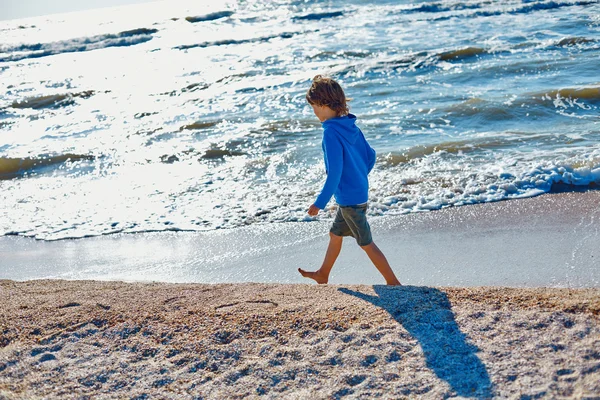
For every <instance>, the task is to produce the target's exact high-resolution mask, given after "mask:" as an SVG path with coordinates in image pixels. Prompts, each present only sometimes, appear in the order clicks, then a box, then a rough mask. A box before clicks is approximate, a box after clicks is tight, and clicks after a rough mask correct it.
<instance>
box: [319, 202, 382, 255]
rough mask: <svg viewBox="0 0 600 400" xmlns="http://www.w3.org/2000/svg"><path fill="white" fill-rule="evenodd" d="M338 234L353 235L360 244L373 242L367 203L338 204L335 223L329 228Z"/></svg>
mask: <svg viewBox="0 0 600 400" xmlns="http://www.w3.org/2000/svg"><path fill="white" fill-rule="evenodd" d="M329 231H330V232H331V233H333V234H334V235H336V236H352V237H353V238H355V239H356V242H357V243H358V245H359V246H366V245H369V244H371V242H373V238H372V237H371V227H370V226H369V223H368V222H367V204H359V205H357V206H338V211H337V214H336V215H335V220H334V221H333V225H332V226H331V229H330V230H329Z"/></svg>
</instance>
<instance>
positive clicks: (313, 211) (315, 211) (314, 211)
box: [307, 204, 319, 217]
mask: <svg viewBox="0 0 600 400" xmlns="http://www.w3.org/2000/svg"><path fill="white" fill-rule="evenodd" d="M307 212H308V215H310V216H311V217H314V216H315V215H317V214H318V213H319V207H317V206H315V205H314V204H312V205H311V206H310V207H308V211H307Z"/></svg>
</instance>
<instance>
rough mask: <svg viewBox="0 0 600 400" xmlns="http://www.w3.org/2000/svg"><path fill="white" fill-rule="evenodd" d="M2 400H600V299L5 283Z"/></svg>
mask: <svg viewBox="0 0 600 400" xmlns="http://www.w3.org/2000/svg"><path fill="white" fill-rule="evenodd" d="M0 297H1V298H2V306H1V308H0V397H1V398H5V399H21V398H32V399H33V398H48V399H54V398H57V399H58V398H61V399H63V398H78V399H79V398H94V399H96V398H100V399H101V398H136V399H143V398H164V399H200V398H202V399H211V398H212V399H216V398H242V397H248V398H255V397H264V398H302V399H306V398H336V399H337V398H375V397H380V398H436V399H439V398H449V397H459V398H460V397H464V398H469V397H472V398H523V399H524V398H528V399H531V398H586V399H591V398H598V397H599V396H600V352H599V350H598V349H600V289H578V290H574V289H544V288H538V289H527V288H521V289H514V288H512V289H511V288H500V287H476V288H436V287H417V286H404V287H396V288H392V287H387V286H377V285H375V286H365V285H343V286H341V285H327V286H316V285H283V284H252V283H249V284H218V285H204V284H167V283H124V282H93V281H60V280H39V281H28V282H15V281H9V280H4V281H1V282H0Z"/></svg>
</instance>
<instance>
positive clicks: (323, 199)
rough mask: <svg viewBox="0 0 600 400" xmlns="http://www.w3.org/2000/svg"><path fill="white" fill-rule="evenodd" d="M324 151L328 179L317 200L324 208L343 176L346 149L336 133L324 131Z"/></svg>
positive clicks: (320, 207) (321, 207)
mask: <svg viewBox="0 0 600 400" xmlns="http://www.w3.org/2000/svg"><path fill="white" fill-rule="evenodd" d="M323 151H324V152H325V168H326V169H327V179H326V180H325V184H324V185H323V189H322V190H321V194H319V196H318V197H317V200H316V201H315V206H317V207H318V208H319V209H321V210H322V209H324V208H325V206H326V205H327V203H328V202H329V200H330V199H331V196H333V194H334V193H335V190H336V189H337V187H338V185H339V184H340V179H341V178H342V167H343V165H344V150H343V148H342V144H341V143H340V140H339V138H338V137H337V135H335V133H333V132H328V131H327V130H326V131H325V132H323Z"/></svg>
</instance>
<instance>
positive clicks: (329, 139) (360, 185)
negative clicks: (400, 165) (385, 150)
mask: <svg viewBox="0 0 600 400" xmlns="http://www.w3.org/2000/svg"><path fill="white" fill-rule="evenodd" d="M322 125H323V144H322V146H323V156H324V158H325V169H326V171H327V180H326V181H325V184H324V185H323V190H321V194H319V196H318V197H317V200H316V201H315V206H317V207H318V208H320V209H323V208H325V206H326V205H327V203H328V202H329V199H331V196H332V195H335V200H336V201H337V203H338V204H339V205H341V206H351V205H357V204H362V203H366V202H367V200H368V199H369V179H368V178H367V175H369V172H371V170H372V169H373V165H375V150H373V149H372V148H371V146H369V143H367V140H366V139H365V136H364V135H363V133H362V131H361V130H360V128H359V127H358V126H356V116H355V115H352V114H348V115H347V116H344V117H336V118H331V119H328V120H326V121H324V122H322Z"/></svg>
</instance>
